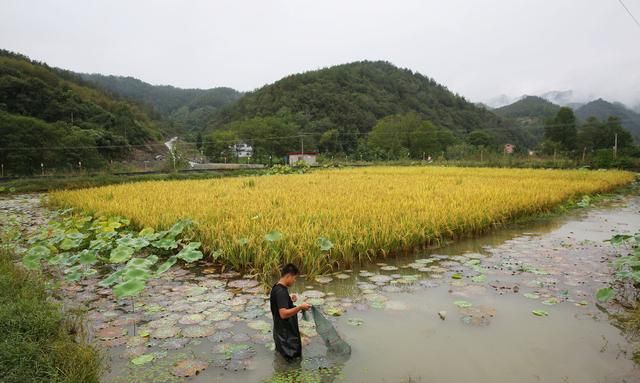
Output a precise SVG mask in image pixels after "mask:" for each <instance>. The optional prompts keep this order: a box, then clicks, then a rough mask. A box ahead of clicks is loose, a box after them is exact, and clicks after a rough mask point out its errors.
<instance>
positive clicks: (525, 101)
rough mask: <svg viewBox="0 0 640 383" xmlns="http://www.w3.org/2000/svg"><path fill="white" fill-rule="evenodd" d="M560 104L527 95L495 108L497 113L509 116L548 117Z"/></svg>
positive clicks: (558, 108)
mask: <svg viewBox="0 0 640 383" xmlns="http://www.w3.org/2000/svg"><path fill="white" fill-rule="evenodd" d="M558 110H560V106H559V105H556V104H553V103H551V102H549V101H547V100H545V99H543V98H542V97H537V96H525V97H523V98H521V99H520V100H518V101H516V102H514V103H513V104H509V105H505V106H503V107H500V108H497V109H494V112H495V113H496V114H497V115H500V116H503V117H509V118H541V119H544V118H548V117H552V116H554V115H555V114H556V113H558Z"/></svg>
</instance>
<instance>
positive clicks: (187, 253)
mask: <svg viewBox="0 0 640 383" xmlns="http://www.w3.org/2000/svg"><path fill="white" fill-rule="evenodd" d="M199 247H200V242H191V243H189V244H188V245H187V246H186V247H185V248H183V249H182V250H180V252H179V253H178V254H176V257H178V258H180V259H182V260H183V261H185V262H187V263H191V262H195V261H198V260H200V259H202V257H203V256H204V255H203V254H202V252H201V251H200V250H197V249H198V248H199Z"/></svg>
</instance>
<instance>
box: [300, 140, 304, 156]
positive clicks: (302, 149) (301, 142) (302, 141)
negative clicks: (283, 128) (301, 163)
mask: <svg viewBox="0 0 640 383" xmlns="http://www.w3.org/2000/svg"><path fill="white" fill-rule="evenodd" d="M300 153H301V154H302V159H303V160H304V136H302V135H301V136H300Z"/></svg>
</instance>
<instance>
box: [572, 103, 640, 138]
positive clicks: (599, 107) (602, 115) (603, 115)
mask: <svg viewBox="0 0 640 383" xmlns="http://www.w3.org/2000/svg"><path fill="white" fill-rule="evenodd" d="M575 113H576V117H578V119H579V120H581V121H585V120H586V119H587V118H589V117H597V118H598V119H599V120H606V119H607V118H609V116H614V117H618V118H619V119H620V122H621V123H622V127H624V128H625V129H627V130H628V131H629V132H631V134H632V135H633V136H634V137H635V138H636V139H639V138H640V114H638V113H636V112H634V111H632V110H630V109H628V108H627V107H625V106H624V105H622V104H620V103H611V102H608V101H605V100H603V99H601V98H599V99H597V100H594V101H591V102H589V103H587V104H585V105H583V106H581V107H580V108H578V109H576V111H575Z"/></svg>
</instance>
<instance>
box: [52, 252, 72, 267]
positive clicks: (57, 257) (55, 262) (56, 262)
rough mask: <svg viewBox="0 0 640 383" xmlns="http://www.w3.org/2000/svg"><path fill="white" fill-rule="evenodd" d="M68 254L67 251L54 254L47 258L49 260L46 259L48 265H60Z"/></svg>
mask: <svg viewBox="0 0 640 383" xmlns="http://www.w3.org/2000/svg"><path fill="white" fill-rule="evenodd" d="M68 255H69V253H60V254H57V255H54V256H53V257H51V258H49V260H48V261H47V262H48V263H49V264H50V265H53V266H55V265H60V264H62V263H64V262H65V261H66V258H67V256H68Z"/></svg>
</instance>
